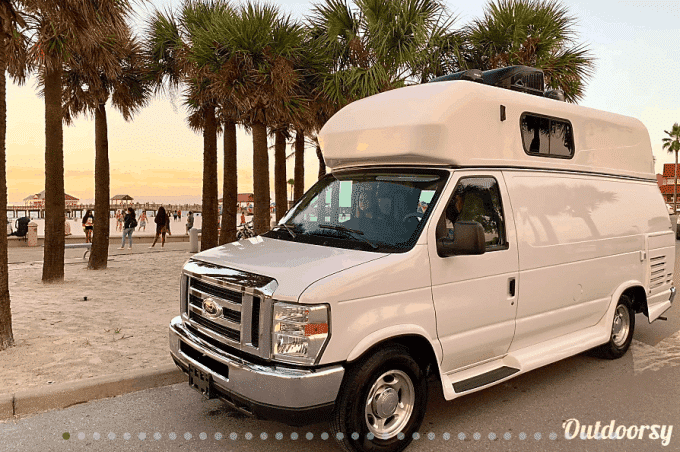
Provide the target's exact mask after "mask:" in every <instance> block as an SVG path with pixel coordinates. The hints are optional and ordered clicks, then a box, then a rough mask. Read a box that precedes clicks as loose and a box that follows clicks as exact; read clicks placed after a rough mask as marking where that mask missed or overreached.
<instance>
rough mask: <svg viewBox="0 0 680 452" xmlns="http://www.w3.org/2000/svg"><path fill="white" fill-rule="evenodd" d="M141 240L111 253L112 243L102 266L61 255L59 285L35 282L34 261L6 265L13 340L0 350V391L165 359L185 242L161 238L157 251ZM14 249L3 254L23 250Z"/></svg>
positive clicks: (37, 273)
mask: <svg viewBox="0 0 680 452" xmlns="http://www.w3.org/2000/svg"><path fill="white" fill-rule="evenodd" d="M147 246H148V245H139V246H138V248H139V250H140V251H139V252H135V250H134V249H133V251H126V252H125V253H120V254H116V253H115V252H113V249H114V248H115V246H114V245H111V249H110V258H109V263H108V268H107V269H106V270H103V271H92V270H87V267H86V265H87V264H86V261H83V259H82V258H71V259H67V263H66V265H65V278H64V282H63V283H60V284H43V283H42V282H41V275H42V262H41V261H29V260H28V259H27V260H26V261H24V262H22V263H16V264H12V265H10V267H9V286H10V295H11V309H12V326H13V331H14V339H15V342H16V346H15V347H12V348H9V349H7V350H4V351H2V352H0V356H1V357H2V363H3V365H2V366H0V394H2V393H8V392H14V391H17V390H20V389H26V388H30V387H33V386H38V385H49V384H54V383H63V382H67V381H73V380H80V379H83V378H89V377H95V376H102V375H111V374H116V373H119V372H129V371H134V370H138V369H148V368H152V367H157V366H160V365H163V364H169V363H171V362H172V360H171V359H170V355H169V353H168V339H167V336H168V334H167V325H168V323H169V321H170V319H171V318H172V317H174V316H175V315H177V312H178V310H179V301H178V296H179V295H178V280H179V275H180V269H181V267H182V265H183V264H184V262H185V261H186V260H187V259H188V258H189V257H190V256H191V254H190V253H189V244H188V243H187V242H180V243H167V244H166V246H165V249H163V250H162V251H161V250H158V251H155V250H154V251H151V250H148V249H146V248H147ZM142 248H144V249H145V251H149V252H141V249H142ZM16 250H17V251H13V250H11V251H10V253H13V252H21V251H23V250H21V249H16ZM24 252H25V251H24ZM34 258H35V256H34V257H31V259H34ZM13 261H15V262H16V261H17V259H16V258H14V259H13Z"/></svg>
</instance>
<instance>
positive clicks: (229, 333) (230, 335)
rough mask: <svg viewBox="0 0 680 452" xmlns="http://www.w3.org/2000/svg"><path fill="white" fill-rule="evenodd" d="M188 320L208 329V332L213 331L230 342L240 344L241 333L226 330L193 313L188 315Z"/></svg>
mask: <svg viewBox="0 0 680 452" xmlns="http://www.w3.org/2000/svg"><path fill="white" fill-rule="evenodd" d="M189 320H192V321H194V322H196V323H198V324H199V325H201V326H202V327H205V328H208V329H210V330H213V331H214V332H216V333H218V334H220V335H222V336H224V337H226V338H229V339H231V340H232V341H236V342H240V341H241V333H240V332H239V331H236V330H232V329H231V328H227V327H225V326H222V325H220V324H219V323H215V322H213V321H212V320H208V319H206V318H205V317H201V316H200V315H198V314H195V313H193V312H190V313H189Z"/></svg>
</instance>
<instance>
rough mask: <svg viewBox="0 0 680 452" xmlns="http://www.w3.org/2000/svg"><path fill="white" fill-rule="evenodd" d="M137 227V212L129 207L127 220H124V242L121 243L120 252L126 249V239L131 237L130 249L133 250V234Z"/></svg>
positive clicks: (126, 215)
mask: <svg viewBox="0 0 680 452" xmlns="http://www.w3.org/2000/svg"><path fill="white" fill-rule="evenodd" d="M136 227H137V220H136V219H135V211H134V209H133V208H132V207H128V210H127V213H126V214H125V219H124V220H123V240H122V241H121V243H120V248H118V249H119V250H124V249H125V237H126V236H127V237H129V241H130V244H129V246H128V249H129V250H131V249H132V233H133V232H135V228H136Z"/></svg>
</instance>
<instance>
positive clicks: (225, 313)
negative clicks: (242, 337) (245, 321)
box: [189, 293, 241, 323]
mask: <svg viewBox="0 0 680 452" xmlns="http://www.w3.org/2000/svg"><path fill="white" fill-rule="evenodd" d="M189 304H190V305H192V306H196V307H197V308H201V309H203V300H201V299H200V298H198V297H197V296H196V295H194V294H191V293H190V294H189ZM222 317H224V318H225V319H227V320H231V321H232V322H236V323H241V313H240V312H239V311H233V310H231V309H229V308H223V310H222Z"/></svg>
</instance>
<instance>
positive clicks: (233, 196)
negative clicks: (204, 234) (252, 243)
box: [220, 121, 238, 245]
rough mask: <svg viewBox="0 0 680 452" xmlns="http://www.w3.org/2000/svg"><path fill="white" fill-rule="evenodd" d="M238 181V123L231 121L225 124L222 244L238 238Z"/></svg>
mask: <svg viewBox="0 0 680 452" xmlns="http://www.w3.org/2000/svg"><path fill="white" fill-rule="evenodd" d="M237 182H238V180H237V166H236V123H234V122H233V121H229V122H227V123H225V124H224V182H223V184H222V229H221V230H220V245H224V244H225V243H230V242H233V241H235V240H236V204H237V203H238V184H237Z"/></svg>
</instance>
